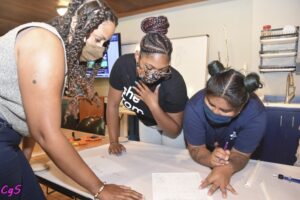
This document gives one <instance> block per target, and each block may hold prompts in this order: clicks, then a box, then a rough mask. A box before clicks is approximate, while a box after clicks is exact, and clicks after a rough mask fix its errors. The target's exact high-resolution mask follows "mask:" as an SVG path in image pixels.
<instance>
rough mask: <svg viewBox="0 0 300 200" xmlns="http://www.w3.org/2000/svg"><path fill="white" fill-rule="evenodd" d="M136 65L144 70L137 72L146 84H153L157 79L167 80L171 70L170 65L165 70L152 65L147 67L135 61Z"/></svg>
mask: <svg viewBox="0 0 300 200" xmlns="http://www.w3.org/2000/svg"><path fill="white" fill-rule="evenodd" d="M137 67H139V68H142V69H143V70H144V73H143V74H139V75H138V76H139V78H140V79H141V80H142V81H143V82H144V83H146V84H153V83H155V82H157V81H159V80H162V79H163V80H167V79H169V78H171V75H172V71H171V67H170V66H168V67H167V70H164V71H163V70H158V69H155V68H154V67H149V66H147V65H143V67H142V66H141V65H140V64H139V63H137Z"/></svg>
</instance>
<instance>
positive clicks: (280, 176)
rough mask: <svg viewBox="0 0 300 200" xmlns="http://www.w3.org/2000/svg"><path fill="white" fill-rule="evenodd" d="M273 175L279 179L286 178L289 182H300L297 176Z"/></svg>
mask: <svg viewBox="0 0 300 200" xmlns="http://www.w3.org/2000/svg"><path fill="white" fill-rule="evenodd" d="M273 176H274V177H278V178H279V179H281V180H286V181H289V182H294V183H299V184H300V179H297V178H292V177H290V176H284V175H282V174H278V175H276V174H273Z"/></svg>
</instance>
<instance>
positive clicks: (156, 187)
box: [152, 172, 212, 200]
mask: <svg viewBox="0 0 300 200" xmlns="http://www.w3.org/2000/svg"><path fill="white" fill-rule="evenodd" d="M200 181H201V177H200V175H199V173H197V172H188V173H185V172H184V173H152V191H153V200H212V197H209V196H207V191H208V190H207V189H199V185H200Z"/></svg>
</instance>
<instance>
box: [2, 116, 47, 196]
mask: <svg viewBox="0 0 300 200" xmlns="http://www.w3.org/2000/svg"><path fill="white" fill-rule="evenodd" d="M21 138H22V137H21V135H20V134H18V133H17V132H16V131H14V130H13V129H12V128H11V126H10V125H9V124H8V123H7V122H6V121H4V120H3V119H1V118H0V200H2V199H3V200H15V199H21V200H40V199H41V200H44V199H45V196H44V194H43V192H42V190H41V187H40V186H39V184H38V182H37V180H36V177H35V175H34V173H33V171H32V169H31V167H30V165H29V163H28V161H27V160H26V158H25V156H24V154H23V152H22V151H21V150H20V148H19V144H20V141H21Z"/></svg>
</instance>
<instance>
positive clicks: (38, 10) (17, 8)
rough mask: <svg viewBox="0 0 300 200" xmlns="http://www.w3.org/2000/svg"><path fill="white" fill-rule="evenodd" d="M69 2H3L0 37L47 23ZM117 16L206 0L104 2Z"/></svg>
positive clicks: (21, 0) (32, 0)
mask: <svg viewBox="0 0 300 200" xmlns="http://www.w3.org/2000/svg"><path fill="white" fill-rule="evenodd" d="M67 1H68V0H1V5H0V36H1V35H3V34H5V33H6V32H7V31H8V30H10V29H12V28H14V27H16V26H18V25H20V24H23V23H26V22H33V21H39V22H45V21H48V20H50V19H52V18H53V17H55V16H56V15H57V13H56V7H57V6H58V5H59V4H65V3H66V2H67ZM104 1H106V2H107V4H108V5H109V6H110V7H111V8H112V9H113V10H114V11H115V13H116V14H117V16H118V17H119V18H120V17H125V16H130V15H135V14H139V13H143V12H149V11H153V10H158V9H163V8H170V7H174V6H179V5H184V4H189V3H194V2H200V1H205V0H104Z"/></svg>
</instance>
